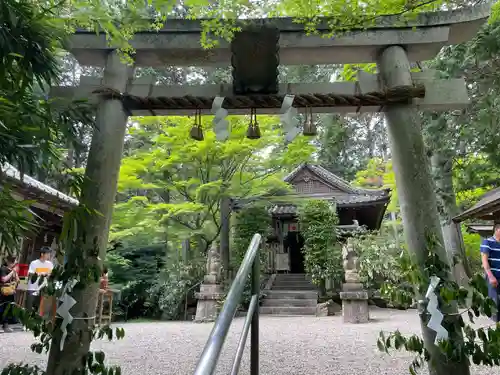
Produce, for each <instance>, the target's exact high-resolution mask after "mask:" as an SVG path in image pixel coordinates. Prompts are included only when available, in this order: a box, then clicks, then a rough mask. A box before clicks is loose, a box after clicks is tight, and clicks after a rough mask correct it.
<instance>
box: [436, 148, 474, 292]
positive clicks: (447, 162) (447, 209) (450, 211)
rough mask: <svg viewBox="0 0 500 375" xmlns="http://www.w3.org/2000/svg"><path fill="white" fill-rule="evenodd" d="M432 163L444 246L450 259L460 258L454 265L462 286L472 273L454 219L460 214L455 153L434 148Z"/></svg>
mask: <svg viewBox="0 0 500 375" xmlns="http://www.w3.org/2000/svg"><path fill="white" fill-rule="evenodd" d="M431 164H432V170H433V177H434V183H435V187H436V197H437V201H438V210H439V217H440V219H441V228H442V230H443V240H444V246H445V248H446V251H447V253H448V256H449V258H450V260H452V261H453V259H454V258H456V257H458V258H459V259H460V261H459V262H458V263H457V264H456V265H455V267H454V274H455V278H456V280H457V282H458V283H459V284H460V285H462V286H466V285H468V279H469V277H471V276H472V274H471V270H470V268H469V266H468V262H467V257H466V256H465V249H464V245H463V242H462V237H461V233H460V226H458V225H457V224H455V223H454V222H453V220H452V218H453V217H454V216H456V215H458V207H457V203H456V202H457V200H456V196H455V190H454V189H453V174H452V168H453V153H452V152H446V150H442V149H439V150H438V149H436V150H433V152H432V156H431ZM452 264H453V263H452Z"/></svg>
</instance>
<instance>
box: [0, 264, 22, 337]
mask: <svg viewBox="0 0 500 375" xmlns="http://www.w3.org/2000/svg"><path fill="white" fill-rule="evenodd" d="M16 264H17V258H16V257H15V256H12V255H11V256H8V257H7V258H6V259H5V265H3V266H2V267H1V268H0V321H1V323H2V328H3V331H4V332H6V333H7V332H12V329H11V328H10V327H9V321H10V320H11V319H12V318H13V314H12V306H10V308H9V305H10V304H13V303H14V302H15V295H16V288H17V285H18V284H19V276H18V275H17V271H16Z"/></svg>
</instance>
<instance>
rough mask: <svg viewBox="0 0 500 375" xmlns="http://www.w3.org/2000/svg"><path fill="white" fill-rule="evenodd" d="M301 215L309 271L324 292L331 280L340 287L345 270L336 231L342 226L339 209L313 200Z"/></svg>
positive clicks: (306, 262)
mask: <svg viewBox="0 0 500 375" xmlns="http://www.w3.org/2000/svg"><path fill="white" fill-rule="evenodd" d="M298 216H299V223H300V229H301V233H302V235H303V236H304V249H303V252H304V263H305V269H306V272H307V273H308V274H309V275H310V276H311V278H312V280H313V282H314V283H315V284H317V285H321V286H322V288H323V289H324V282H325V281H326V280H327V279H332V280H333V281H334V283H335V284H337V285H339V284H340V283H341V282H342V279H343V277H344V268H343V265H342V249H341V246H340V244H339V243H338V242H337V235H336V231H335V226H336V225H337V223H338V218H337V212H336V209H335V206H333V205H331V204H330V203H328V202H327V201H324V200H310V201H308V202H307V203H306V204H305V205H303V206H302V207H299V215H298ZM323 292H324V290H323Z"/></svg>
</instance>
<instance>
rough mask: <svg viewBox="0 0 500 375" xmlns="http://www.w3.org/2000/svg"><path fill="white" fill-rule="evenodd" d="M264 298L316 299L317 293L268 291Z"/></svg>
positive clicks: (308, 291)
mask: <svg viewBox="0 0 500 375" xmlns="http://www.w3.org/2000/svg"><path fill="white" fill-rule="evenodd" d="M265 294H266V297H265V298H273V299H274V298H276V299H316V300H317V299H318V292H317V291H314V290H268V291H266V292H265Z"/></svg>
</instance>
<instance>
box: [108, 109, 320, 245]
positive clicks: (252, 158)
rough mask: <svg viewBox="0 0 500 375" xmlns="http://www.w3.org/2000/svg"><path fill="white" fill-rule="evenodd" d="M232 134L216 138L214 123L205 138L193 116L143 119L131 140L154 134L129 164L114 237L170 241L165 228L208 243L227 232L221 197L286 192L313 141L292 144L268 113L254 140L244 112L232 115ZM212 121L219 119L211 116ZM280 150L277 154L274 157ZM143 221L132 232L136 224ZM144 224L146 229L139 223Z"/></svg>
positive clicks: (125, 168)
mask: <svg viewBox="0 0 500 375" xmlns="http://www.w3.org/2000/svg"><path fill="white" fill-rule="evenodd" d="M229 120H230V122H231V137H230V138H229V140H227V141H225V142H216V141H215V134H214V133H213V131H212V130H211V129H210V128H209V127H208V126H206V127H205V129H204V133H205V137H204V140H203V141H195V140H193V139H191V138H190V137H189V130H190V128H191V126H192V122H191V120H190V119H188V118H181V117H179V118H175V117H174V118H172V117H170V118H169V119H168V120H166V119H154V120H151V119H147V118H143V119H140V121H139V123H138V125H137V126H135V127H134V128H132V130H131V134H130V139H129V140H128V142H130V143H134V139H149V140H150V141H148V142H145V143H144V144H143V145H142V146H139V147H137V148H135V149H134V150H133V151H132V152H131V153H130V155H129V156H128V157H126V158H125V159H124V160H123V162H122V167H121V171H120V179H119V183H118V185H119V191H120V195H119V203H118V204H117V205H116V208H115V217H114V221H113V223H114V225H113V227H112V237H113V238H114V239H119V238H125V237H128V236H131V235H136V234H138V232H140V231H141V230H144V232H143V234H145V237H147V238H149V240H151V238H155V239H157V240H158V241H161V240H163V239H164V233H165V227H166V226H173V228H176V229H175V230H173V231H172V235H173V236H174V237H177V238H181V239H182V238H187V237H188V236H192V235H194V234H197V235H200V236H201V237H202V238H203V239H204V241H205V242H206V243H210V242H212V241H213V239H215V238H216V237H217V235H218V233H219V231H220V218H219V216H220V212H219V203H220V199H221V198H222V197H223V196H229V197H232V198H245V197H258V196H262V195H265V194H268V193H270V192H273V191H276V190H283V189H284V190H286V189H287V185H286V184H285V183H284V182H283V181H282V178H283V176H284V175H285V174H286V173H287V172H288V171H289V170H290V169H292V168H293V167H295V166H296V165H297V164H299V163H300V162H302V161H305V160H308V159H309V158H310V155H311V154H312V150H313V146H312V145H310V144H309V140H308V139H307V138H305V137H298V138H297V139H296V140H295V141H294V142H293V143H291V144H289V145H286V146H285V144H284V141H283V136H282V135H281V134H280V131H279V130H278V127H277V126H276V125H277V124H279V120H278V118H276V117H271V116H262V117H260V118H259V125H260V127H261V129H262V135H263V136H262V138H260V139H257V140H250V139H247V138H246V129H247V126H248V123H247V122H246V119H245V118H244V117H230V118H229ZM206 123H207V124H209V123H211V118H210V117H208V118H207V120H206ZM270 155H272V157H269V156H270ZM132 221H135V222H137V223H138V226H137V227H136V228H134V229H133V230H132V231H131V230H130V228H131V225H130V224H131V222H132ZM138 228H140V230H139V231H137V229H138Z"/></svg>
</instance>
